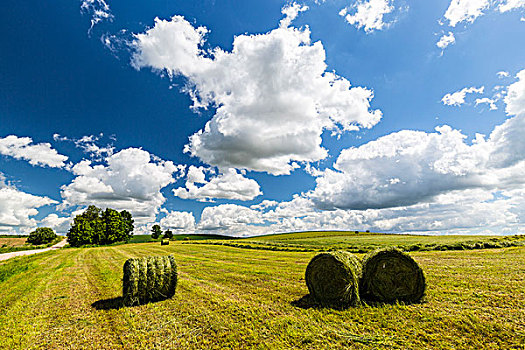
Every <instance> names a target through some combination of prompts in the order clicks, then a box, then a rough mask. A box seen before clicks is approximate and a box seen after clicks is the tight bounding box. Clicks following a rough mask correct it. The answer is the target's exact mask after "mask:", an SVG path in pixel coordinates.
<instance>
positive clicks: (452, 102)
mask: <svg viewBox="0 0 525 350" xmlns="http://www.w3.org/2000/svg"><path fill="white" fill-rule="evenodd" d="M484 90H485V87H484V86H482V87H480V88H475V87H469V88H463V89H461V90H459V91H456V92H454V93H449V94H446V95H445V96H443V98H442V99H441V102H443V104H444V105H447V106H461V105H462V104H463V103H465V97H466V95H467V94H473V93H476V94H482V93H483V91H484Z"/></svg>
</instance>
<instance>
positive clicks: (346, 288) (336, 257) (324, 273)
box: [305, 251, 361, 306]
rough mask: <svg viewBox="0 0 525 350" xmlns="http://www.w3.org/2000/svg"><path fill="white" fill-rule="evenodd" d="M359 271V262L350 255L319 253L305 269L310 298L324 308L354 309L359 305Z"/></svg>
mask: <svg viewBox="0 0 525 350" xmlns="http://www.w3.org/2000/svg"><path fill="white" fill-rule="evenodd" d="M360 270H361V264H360V262H359V260H358V259H357V257H356V256H355V255H353V254H351V253H348V252H344V251H337V252H326V253H320V254H317V255H316V256H315V257H314V258H313V259H312V260H311V261H310V263H309V264H308V266H307V267H306V274H305V280H306V286H307V287H308V291H309V292H310V295H311V296H313V297H314V298H315V299H316V300H317V301H319V302H321V303H323V304H328V305H342V306H355V305H358V304H359V303H360V300H359V289H358V282H359V276H360Z"/></svg>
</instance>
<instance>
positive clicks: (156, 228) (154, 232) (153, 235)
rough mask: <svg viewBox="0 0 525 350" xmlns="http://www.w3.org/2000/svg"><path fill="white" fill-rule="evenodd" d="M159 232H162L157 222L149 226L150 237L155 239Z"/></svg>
mask: <svg viewBox="0 0 525 350" xmlns="http://www.w3.org/2000/svg"><path fill="white" fill-rule="evenodd" d="M161 234H162V230H161V228H160V226H159V225H157V224H155V225H153V227H152V228H151V238H153V239H157V238H159V237H160V235H161Z"/></svg>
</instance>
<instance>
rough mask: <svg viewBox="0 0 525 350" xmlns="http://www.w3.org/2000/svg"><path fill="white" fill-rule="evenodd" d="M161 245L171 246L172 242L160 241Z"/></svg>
mask: <svg viewBox="0 0 525 350" xmlns="http://www.w3.org/2000/svg"><path fill="white" fill-rule="evenodd" d="M160 245H170V240H169V239H167V238H165V239H163V240H162V241H160Z"/></svg>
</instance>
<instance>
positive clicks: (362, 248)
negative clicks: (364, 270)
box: [201, 231, 525, 253]
mask: <svg viewBox="0 0 525 350" xmlns="http://www.w3.org/2000/svg"><path fill="white" fill-rule="evenodd" d="M201 244H208V245H225V246H231V247H237V248H245V249H257V250H281V251H303V252H320V251H329V250H332V251H333V250H346V251H350V252H353V253H367V252H370V251H372V250H375V249H378V248H385V247H390V246H395V247H398V248H400V249H402V250H406V251H430V250H469V249H484V248H502V247H509V246H523V245H525V235H515V236H471V235H470V236H468V235H445V236H426V235H406V234H404V235H402V234H379V233H365V232H359V233H355V232H354V231H350V232H345V231H322V232H298V233H288V234H276V235H269V236H258V237H250V238H244V239H236V240H228V241H225V240H207V241H204V242H201Z"/></svg>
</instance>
